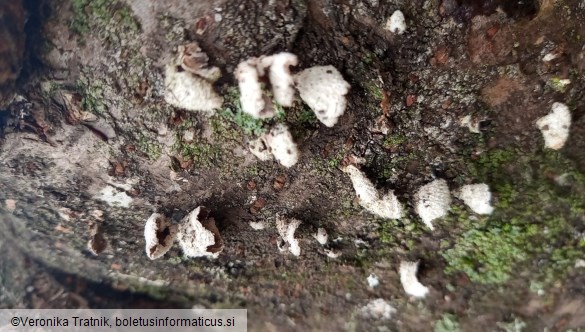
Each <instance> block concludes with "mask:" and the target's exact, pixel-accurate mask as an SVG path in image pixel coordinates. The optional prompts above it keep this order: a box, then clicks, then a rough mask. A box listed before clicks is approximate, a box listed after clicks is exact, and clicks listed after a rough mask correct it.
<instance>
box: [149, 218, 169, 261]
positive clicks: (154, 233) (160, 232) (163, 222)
mask: <svg viewBox="0 0 585 332" xmlns="http://www.w3.org/2000/svg"><path fill="white" fill-rule="evenodd" d="M176 236H177V225H173V224H172V223H171V221H170V220H169V219H167V218H166V217H165V216H163V215H162V214H160V213H153V214H152V215H151V216H150V218H148V220H146V224H145V225H144V240H145V241H146V248H145V250H146V256H148V258H150V259H152V260H154V259H157V258H160V257H162V256H163V255H164V254H166V253H167V251H169V249H171V246H172V245H173V242H174V241H175V237H176Z"/></svg>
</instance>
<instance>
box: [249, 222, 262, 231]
mask: <svg viewBox="0 0 585 332" xmlns="http://www.w3.org/2000/svg"><path fill="white" fill-rule="evenodd" d="M248 225H250V227H252V229H253V230H255V231H259V230H262V229H264V223H263V222H261V221H250V222H249V223H248Z"/></svg>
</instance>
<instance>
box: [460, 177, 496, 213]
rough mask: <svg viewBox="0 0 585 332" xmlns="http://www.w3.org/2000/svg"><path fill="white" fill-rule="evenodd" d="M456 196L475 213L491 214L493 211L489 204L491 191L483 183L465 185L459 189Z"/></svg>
mask: <svg viewBox="0 0 585 332" xmlns="http://www.w3.org/2000/svg"><path fill="white" fill-rule="evenodd" d="M457 196H458V197H459V198H460V199H461V200H463V202H464V203H465V204H466V205H467V206H469V208H470V209H471V210H473V212H475V213H477V214H491V213H492V212H493V211H494V207H493V206H491V205H490V200H491V198H492V193H491V192H490V187H489V186H488V185H487V184H485V183H479V184H468V185H465V186H463V187H461V189H459V191H458V192H457Z"/></svg>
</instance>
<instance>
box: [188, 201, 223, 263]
mask: <svg viewBox="0 0 585 332" xmlns="http://www.w3.org/2000/svg"><path fill="white" fill-rule="evenodd" d="M177 240H178V241H179V244H180V245H181V249H183V253H184V254H185V255H186V256H189V257H210V258H217V257H218V256H219V254H220V253H221V251H222V250H223V240H222V239H221V236H220V234H219V230H218V229H217V227H216V226H215V220H213V218H210V217H208V213H207V211H206V209H205V208H204V207H202V206H199V207H197V208H196V209H195V210H193V211H192V212H191V213H189V214H188V215H187V216H186V217H185V218H184V219H183V220H182V222H181V224H180V225H179V229H178V232H177Z"/></svg>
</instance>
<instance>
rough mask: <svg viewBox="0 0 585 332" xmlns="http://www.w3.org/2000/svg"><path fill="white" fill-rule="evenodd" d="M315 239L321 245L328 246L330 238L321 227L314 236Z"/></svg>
mask: <svg viewBox="0 0 585 332" xmlns="http://www.w3.org/2000/svg"><path fill="white" fill-rule="evenodd" d="M313 237H314V238H315V240H317V242H319V244H320V245H322V246H324V245H326V244H327V240H328V236H327V231H325V228H323V227H319V229H317V234H313Z"/></svg>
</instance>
